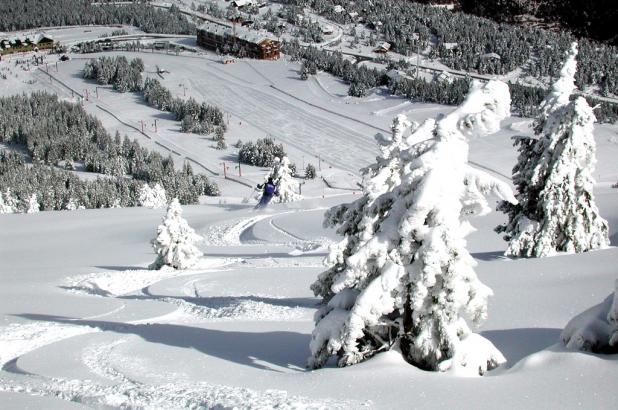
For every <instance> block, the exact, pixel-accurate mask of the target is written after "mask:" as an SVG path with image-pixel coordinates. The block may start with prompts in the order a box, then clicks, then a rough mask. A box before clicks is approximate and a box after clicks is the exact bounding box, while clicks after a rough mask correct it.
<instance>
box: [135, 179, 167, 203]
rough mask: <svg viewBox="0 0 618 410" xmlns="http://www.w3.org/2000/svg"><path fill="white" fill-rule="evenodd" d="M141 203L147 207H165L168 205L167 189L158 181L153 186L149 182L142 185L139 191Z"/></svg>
mask: <svg viewBox="0 0 618 410" xmlns="http://www.w3.org/2000/svg"><path fill="white" fill-rule="evenodd" d="M139 204H140V206H143V207H146V208H153V209H158V208H163V207H165V206H166V205H167V195H166V194H165V189H164V188H163V187H162V186H161V185H160V184H159V183H156V184H155V185H154V186H153V187H152V188H150V186H149V185H148V184H144V185H142V187H141V188H140V191H139Z"/></svg>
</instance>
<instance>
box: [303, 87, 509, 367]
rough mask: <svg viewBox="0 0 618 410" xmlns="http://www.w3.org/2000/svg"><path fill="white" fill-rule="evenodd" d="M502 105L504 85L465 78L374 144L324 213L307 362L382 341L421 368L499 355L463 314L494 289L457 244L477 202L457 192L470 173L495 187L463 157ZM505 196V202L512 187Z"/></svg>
mask: <svg viewBox="0 0 618 410" xmlns="http://www.w3.org/2000/svg"><path fill="white" fill-rule="evenodd" d="M509 107H510V98H509V93H508V87H507V86H506V84H504V83H501V82H497V81H491V82H489V83H487V84H486V85H484V86H481V85H480V84H474V85H473V88H472V91H471V92H470V94H469V96H468V98H467V99H466V101H465V102H464V103H463V105H462V106H460V107H459V108H458V109H457V110H456V111H454V112H453V113H451V114H449V115H448V116H446V117H445V118H443V119H441V120H439V121H436V120H433V119H429V120H427V121H425V122H424V123H423V124H421V125H420V126H419V125H418V124H415V123H411V122H410V121H408V120H407V118H406V117H405V116H403V115H400V116H398V117H396V118H395V120H394V122H393V126H392V135H391V136H390V137H389V138H386V137H383V136H380V137H379V138H378V142H379V143H380V145H381V146H382V149H381V151H382V152H381V155H380V156H379V157H378V158H377V162H376V164H374V165H372V166H370V167H368V168H366V169H365V170H363V174H364V179H363V186H364V194H363V196H362V197H361V198H359V199H358V200H356V201H355V202H353V203H351V204H346V205H340V206H337V207H334V208H332V209H331V210H329V211H328V212H327V213H326V216H325V222H324V224H325V225H326V226H339V228H338V230H337V232H338V233H339V234H340V235H343V236H344V239H343V240H342V241H341V242H339V243H338V244H336V245H334V246H333V247H332V248H331V252H330V254H329V256H328V257H327V260H326V263H327V264H329V265H330V266H331V268H330V269H328V270H327V271H325V272H323V273H322V274H320V276H319V277H318V280H317V281H316V282H315V283H314V284H313V285H312V287H311V288H312V290H313V291H314V293H315V294H316V295H317V296H321V297H322V298H323V303H324V305H323V307H322V308H321V309H320V310H319V311H318V313H317V314H316V327H315V329H314V331H313V335H312V341H311V344H310V348H311V353H312V356H311V357H310V359H309V366H310V367H313V368H317V367H321V366H323V365H324V363H325V362H326V361H327V360H328V358H329V357H330V356H332V355H337V356H338V357H339V360H338V364H339V365H340V366H346V365H351V364H355V363H358V362H360V361H362V360H365V359H367V358H369V357H371V356H372V355H374V354H376V353H378V352H380V351H384V350H388V349H391V348H398V349H400V351H401V353H402V355H403V357H404V358H405V360H407V361H408V362H410V363H412V364H414V365H416V366H418V367H421V368H423V369H430V370H443V371H444V370H448V369H453V370H454V371H465V372H467V373H468V374H479V373H481V374H482V373H483V372H485V371H486V370H488V369H491V368H494V367H496V366H497V365H498V364H500V363H502V362H503V361H504V357H503V356H502V355H501V354H500V352H499V351H498V350H497V349H496V348H495V347H494V346H493V345H492V344H491V343H490V342H489V341H487V340H486V339H484V338H482V337H481V336H479V335H476V334H473V333H472V332H471V330H470V329H469V327H468V324H467V323H466V319H465V318H466V317H467V318H472V320H473V322H474V323H475V324H476V323H479V322H481V321H482V320H483V319H484V318H485V317H486V314H487V298H488V297H489V296H490V295H491V294H492V292H491V289H489V288H488V287H487V286H485V285H484V284H482V283H481V282H480V280H479V279H478V278H477V277H476V274H475V272H474V266H475V262H474V259H473V258H472V257H471V256H470V254H469V253H468V251H467V250H466V248H465V239H464V238H465V235H466V234H467V233H468V232H469V231H470V228H471V227H470V225H469V223H468V222H467V221H465V220H462V217H464V216H466V215H468V212H469V210H470V209H476V208H478V206H476V207H472V208H470V207H464V206H463V204H462V199H463V198H466V197H470V195H467V194H466V192H467V191H469V189H467V188H466V184H475V183H477V182H479V183H480V186H477V187H476V188H475V190H474V191H475V192H479V193H482V192H486V191H487V190H494V191H495V192H494V193H496V194H498V195H500V194H501V191H500V190H499V189H493V187H498V186H502V185H501V184H498V183H494V181H493V179H492V178H491V177H490V176H489V175H487V174H484V173H482V172H481V171H478V170H472V169H471V168H470V167H469V165H467V157H468V144H467V137H468V136H470V135H485V134H488V133H491V132H495V131H497V130H498V129H499V122H500V120H501V119H503V118H504V117H506V116H507V115H508V114H509ZM475 175H476V177H474V176H475ZM481 176H482V177H481ZM490 182H491V183H490ZM502 198H503V199H511V200H514V198H512V194H510V193H509V192H506V194H504V195H502Z"/></svg>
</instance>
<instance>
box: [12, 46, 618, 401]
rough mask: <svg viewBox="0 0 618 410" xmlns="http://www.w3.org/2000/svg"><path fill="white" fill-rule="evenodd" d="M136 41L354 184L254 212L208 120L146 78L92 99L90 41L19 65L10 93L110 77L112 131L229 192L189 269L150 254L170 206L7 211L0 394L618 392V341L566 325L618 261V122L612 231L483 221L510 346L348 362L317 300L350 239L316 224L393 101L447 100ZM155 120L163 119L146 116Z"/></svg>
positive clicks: (199, 397)
mask: <svg viewBox="0 0 618 410" xmlns="http://www.w3.org/2000/svg"><path fill="white" fill-rule="evenodd" d="M66 35H67V36H68V35H69V34H66ZM96 56H97V55H96V54H95V55H89V56H88V57H96ZM134 56H135V57H137V56H139V57H141V58H142V59H143V60H144V62H145V65H146V71H147V72H150V74H148V75H152V76H155V77H156V76H157V74H156V72H155V70H156V66H157V65H159V66H160V67H163V68H165V69H166V70H168V71H169V74H164V77H165V78H164V79H163V80H162V82H163V84H164V85H166V86H167V87H168V88H169V89H171V90H172V92H174V93H175V95H176V96H183V95H185V93H186V96H187V97H188V96H190V95H191V96H194V97H195V98H196V99H198V101H200V100H205V101H207V102H209V103H212V104H216V105H219V106H220V107H221V108H222V109H223V110H224V111H225V112H226V114H229V117H230V130H229V131H228V134H227V137H226V138H227V141H228V144H229V145H230V146H231V144H232V143H234V142H236V140H237V139H241V140H243V141H247V140H254V139H256V138H261V137H264V136H267V135H270V136H273V137H275V138H276V139H277V141H278V142H283V143H284V144H285V147H286V150H287V151H288V153H289V155H290V159H291V160H292V161H293V162H295V163H296V164H298V165H301V164H302V163H303V162H304V163H305V164H306V163H308V162H311V163H313V164H314V165H316V167H317V166H318V161H320V163H321V168H322V171H321V175H322V176H323V177H325V178H326V179H327V180H330V181H331V182H334V185H337V186H338V187H339V188H346V189H331V188H328V187H326V186H325V185H324V184H323V183H322V181H321V180H320V179H318V180H316V181H314V182H308V183H307V184H306V186H305V188H306V189H307V196H308V197H309V198H308V199H305V200H304V201H301V202H297V203H293V204H290V205H273V206H271V207H270V208H269V209H268V210H267V211H266V212H261V213H256V212H254V211H253V209H252V208H253V205H254V203H248V204H243V203H242V202H241V201H240V198H241V197H243V196H246V195H247V194H248V190H249V189H248V188H247V187H245V186H242V185H239V184H236V183H234V182H231V181H229V180H224V179H223V178H221V175H215V173H218V174H221V172H222V165H221V163H222V162H228V163H229V165H230V170H231V171H230V172H232V173H233V172H235V169H234V161H235V158H236V150H235V148H230V149H228V150H227V151H223V152H222V151H217V150H215V149H214V148H213V145H214V143H213V142H212V141H211V140H210V139H208V137H204V136H199V135H193V134H188V135H187V134H181V133H179V132H178V129H179V124H178V123H177V122H176V121H173V119H172V118H171V117H170V115H169V114H168V113H163V112H160V111H157V110H155V109H153V108H151V107H148V106H146V105H145V104H144V103H143V102H142V100H141V97H139V96H138V95H136V94H131V93H126V94H119V93H116V92H114V91H113V90H111V89H110V88H109V87H99V89H98V93H99V97H98V99H97V98H96V89H95V84H94V83H91V82H88V81H85V80H83V79H82V78H81V68H82V67H83V64H84V62H85V60H83V59H78V58H74V59H72V60H71V61H69V62H65V63H60V64H59V65H58V67H59V68H58V71H56V68H55V61H52V60H51V59H50V61H49V63H50V65H49V74H51V75H52V76H53V78H52V79H51V80H50V78H49V76H48V75H47V74H45V73H44V72H42V71H41V70H38V69H36V68H32V69H31V70H30V71H25V70H21V69H20V70H19V71H17V69H15V73H16V75H17V76H16V77H12V78H15V81H12V80H4V81H2V80H0V91H1V92H2V94H4V95H6V94H10V93H16V92H22V91H29V90H34V89H47V90H49V91H52V92H56V93H58V94H59V95H61V96H62V97H63V98H67V99H71V98H73V99H74V100H76V101H77V99H76V93H83V94H85V90H88V91H89V95H90V96H91V97H92V96H95V97H94V98H91V99H90V100H89V101H87V102H85V108H86V109H87V110H88V111H89V112H91V113H93V114H95V115H97V116H98V117H99V118H100V119H101V121H102V122H103V123H104V125H105V126H106V128H108V129H109V130H110V131H111V132H115V130H119V131H120V132H121V133H127V134H128V135H130V136H131V137H132V138H138V139H139V140H140V142H141V143H143V144H144V145H145V146H147V147H149V148H153V149H157V150H160V151H161V152H170V151H171V152H175V154H173V155H174V158H175V159H178V160H182V159H184V158H193V159H195V160H197V161H199V162H200V163H202V164H204V166H205V167H206V168H208V169H210V170H211V171H212V172H209V171H206V170H204V169H202V170H201V171H203V172H205V173H206V174H207V175H209V176H211V177H213V178H215V180H216V181H217V182H218V183H219V184H220V185H221V187H222V190H223V196H222V197H221V198H209V199H208V200H207V201H205V203H204V204H203V205H195V206H187V207H184V209H185V214H184V216H185V217H186V219H187V220H188V221H189V224H190V225H191V226H192V227H193V228H194V229H195V230H196V231H197V232H198V233H199V234H200V235H202V236H204V238H205V239H204V241H203V242H202V243H200V249H201V250H202V251H203V252H204V254H205V256H204V257H203V260H202V261H201V262H200V264H199V267H198V268H196V269H192V270H185V271H173V270H162V271H156V272H153V271H148V270H146V269H147V266H148V265H149V264H150V263H151V262H152V261H153V260H154V258H155V255H154V253H153V251H152V247H151V245H150V243H149V241H150V240H151V239H152V238H154V236H155V233H156V232H155V231H156V227H157V225H158V223H159V222H160V220H161V217H162V216H163V215H164V211H163V210H151V209H145V208H132V209H104V210H79V211H72V212H42V213H38V214H27V215H26V214H19V215H0V261H2V263H1V264H0V317H1V321H0V366H1V369H2V370H1V372H0V407H1V408H3V409H13V408H15V409H20V408H25V407H29V408H50V409H61V408H67V409H72V408H81V407H84V406H85V407H93V408H153V409H163V408H174V409H177V408H324V409H331V408H345V409H359V408H376V409H393V408H444V409H453V408H457V409H460V408H470V409H482V408H488V409H489V408H517V409H530V408H538V409H565V408H569V409H570V408H586V409H592V408H595V409H611V408H618V395H617V394H616V391H617V388H618V382H617V380H618V378H617V376H618V357H616V356H615V355H614V356H599V355H592V354H586V353H580V352H574V351H569V350H567V349H566V348H564V347H563V345H562V344H561V342H560V340H559V336H560V332H561V330H562V329H563V328H564V326H565V324H566V323H567V322H568V321H569V320H570V319H571V318H572V317H573V316H574V315H576V314H578V313H580V312H582V311H583V310H585V309H587V308H589V307H591V306H593V305H595V304H597V303H599V302H601V301H602V300H603V299H604V298H605V297H606V296H607V295H608V294H609V293H610V291H611V290H612V289H613V283H614V280H615V279H616V278H617V277H618V268H617V266H618V263H617V262H618V249H617V248H616V247H615V246H617V245H618V189H613V188H611V184H612V183H615V182H617V181H618V161H616V160H615V159H616V158H618V128H617V127H616V126H608V125H600V126H597V127H596V129H595V137H596V142H597V157H598V165H597V170H596V172H595V177H596V178H597V182H598V184H597V187H596V195H597V204H598V206H599V208H600V212H601V215H602V216H603V217H604V218H606V219H607V220H608V222H609V226H610V239H611V241H612V245H613V246H614V247H611V248H609V249H605V250H601V251H596V252H590V253H585V254H581V255H561V256H555V257H551V258H543V259H508V258H505V257H503V256H502V254H503V252H504V250H505V248H506V243H505V242H503V241H502V240H501V239H500V237H499V236H498V235H497V234H495V233H494V232H493V228H494V227H495V226H496V225H497V224H499V223H501V222H503V219H504V216H503V215H502V214H497V213H492V214H489V215H487V216H484V217H481V218H478V219H475V220H474V221H473V224H474V226H475V227H476V228H477V232H475V233H473V234H472V235H471V236H470V237H469V238H468V250H469V251H470V252H471V254H472V255H473V256H474V258H475V259H476V260H477V261H478V263H479V265H478V267H477V273H478V275H479V277H480V279H481V280H482V281H483V282H484V283H485V284H487V285H488V286H490V287H491V288H492V289H493V291H494V294H495V295H494V297H493V298H492V299H491V300H490V306H489V318H488V320H487V321H486V322H485V324H484V325H483V326H482V328H481V329H479V332H480V333H481V334H482V335H483V336H484V337H486V338H487V339H489V340H490V341H491V342H493V343H494V344H495V345H496V347H498V348H499V349H500V350H501V351H502V353H503V354H504V355H505V357H506V358H507V360H508V362H507V363H506V364H505V365H503V366H502V367H501V368H499V369H497V370H495V371H492V372H490V373H488V374H487V375H486V376H485V377H478V378H460V377H459V378H458V377H454V376H451V375H447V374H440V373H433V372H425V371H422V370H419V369H417V368H415V367H412V366H410V365H408V364H407V363H405V362H404V361H403V360H402V359H401V355H400V354H398V353H382V354H379V355H377V356H376V357H374V358H373V359H371V360H369V361H367V362H365V363H362V364H359V365H355V366H352V367H348V368H343V369H340V368H337V367H335V365H334V363H329V365H328V366H326V367H325V368H324V369H321V370H315V371H309V370H307V369H306V367H305V366H306V361H307V358H308V356H309V341H310V339H311V331H312V330H313V327H314V323H313V314H314V312H315V311H316V303H317V302H318V299H317V298H315V297H314V296H313V294H312V292H311V291H310V289H309V285H310V284H311V283H312V282H313V281H314V280H315V278H316V277H317V275H318V274H319V273H320V272H321V271H323V270H324V267H323V266H322V259H323V258H324V256H325V255H326V253H327V251H328V245H329V244H330V243H332V242H333V241H335V240H337V236H336V235H335V233H334V232H333V231H332V230H328V229H324V228H322V227H321V223H322V218H323V214H324V211H325V209H327V208H329V207H330V206H333V205H335V204H339V203H342V202H349V201H351V200H353V199H355V198H356V197H357V195H354V193H353V191H352V190H353V189H354V187H355V181H357V180H358V174H359V173H358V169H359V168H361V167H363V166H366V165H368V164H369V163H371V162H372V160H373V158H375V156H376V154H377V153H378V149H377V147H376V145H375V142H374V140H373V135H374V134H375V133H377V132H383V133H387V132H388V127H389V124H390V122H391V120H392V118H393V116H395V115H397V114H400V113H405V114H406V115H408V116H409V117H410V118H411V119H413V120H417V121H418V120H423V119H424V118H427V117H434V116H436V115H437V114H438V113H448V112H449V111H451V110H452V107H443V106H436V105H428V104H413V103H410V102H408V101H405V100H403V99H400V98H393V97H390V96H388V95H386V94H384V93H383V92H381V91H377V92H375V93H373V94H372V95H370V96H368V97H366V98H364V99H353V98H350V97H347V96H346V88H345V87H344V85H343V84H341V82H340V81H339V80H337V79H334V78H332V77H330V76H328V75H324V74H320V75H318V76H317V77H316V78H312V79H310V80H309V81H307V82H303V81H301V80H299V79H298V77H299V76H298V68H299V67H298V64H295V63H290V62H288V61H286V60H285V59H284V60H281V61H279V62H274V63H273V62H257V61H239V62H237V63H236V64H232V65H223V64H221V63H220V62H219V60H218V59H217V57H216V56H215V55H214V54H204V55H200V56H173V55H164V54H156V53H155V54H151V53H139V54H138V53H131V54H128V55H127V57H128V58H130V57H134ZM0 64H2V65H10V64H12V63H11V62H6V61H3V62H2V63H0ZM2 65H0V67H2ZM52 66H53V68H52ZM11 67H13V66H12V65H11ZM71 89H72V90H73V92H71ZM155 119H157V125H158V126H157V130H156V132H155V130H154V127H153V124H154V120H155ZM141 121H144V122H145V124H146V127H147V129H146V134H147V135H148V137H147V136H144V135H143V134H141V133H139V132H137V131H136V129H135V127H141ZM529 124H530V121H529V120H527V119H521V118H509V119H507V120H506V121H504V122H503V124H502V130H501V131H500V132H499V133H498V134H495V135H492V136H490V137H488V138H485V139H478V140H473V141H472V142H471V152H470V159H471V161H473V163H474V164H476V165H478V166H480V167H483V168H486V169H489V170H491V171H492V172H493V173H494V174H495V175H498V176H500V175H502V176H505V177H508V176H510V172H511V168H512V166H513V165H514V163H515V159H516V152H515V151H514V149H513V148H512V147H511V140H510V138H509V137H510V136H512V135H515V134H521V133H529V132H530V131H529ZM148 127H151V128H148ZM317 157H319V159H318V158H317ZM178 162H180V163H181V161H178ZM196 170H199V169H196ZM265 172H266V171H265V170H263V169H259V168H254V167H246V170H245V169H243V177H244V178H246V179H248V180H249V181H253V182H256V181H261V180H262V179H263V177H264V175H265ZM318 174H320V172H319V173H318ZM305 188H304V189H305Z"/></svg>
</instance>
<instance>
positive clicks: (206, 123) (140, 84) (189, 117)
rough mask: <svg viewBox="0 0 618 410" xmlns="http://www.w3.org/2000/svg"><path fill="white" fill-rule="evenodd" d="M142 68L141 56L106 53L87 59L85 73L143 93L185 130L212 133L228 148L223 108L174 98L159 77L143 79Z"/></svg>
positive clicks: (148, 100)
mask: <svg viewBox="0 0 618 410" xmlns="http://www.w3.org/2000/svg"><path fill="white" fill-rule="evenodd" d="M143 71H144V62H143V61H142V59H141V58H134V59H132V60H131V61H128V60H127V58H126V57H124V56H115V57H105V56H103V57H99V58H98V59H91V60H89V61H87V62H86V64H85V65H84V71H83V76H84V78H88V79H95V80H96V81H97V82H98V83H99V84H102V85H108V84H112V85H113V87H114V89H115V90H117V91H119V92H126V91H133V92H140V91H141V92H143V96H144V100H145V101H146V103H147V104H148V105H150V106H153V107H155V108H157V109H159V110H163V111H169V112H171V113H172V114H174V116H175V118H176V120H177V121H180V124H181V130H182V132H194V133H196V134H213V135H214V139H215V140H216V141H217V142H218V144H217V148H220V149H224V148H226V145H225V132H226V131H227V125H226V124H225V121H224V118H223V111H221V109H220V108H219V107H217V106H214V105H209V104H206V103H205V102H202V103H201V104H199V103H198V102H197V101H196V100H195V99H194V98H192V97H191V98H189V99H188V100H183V99H182V98H174V97H172V93H171V91H170V90H168V89H167V88H165V87H164V86H163V85H162V84H161V82H159V80H157V79H154V78H150V77H148V78H146V80H144V81H142V72H143Z"/></svg>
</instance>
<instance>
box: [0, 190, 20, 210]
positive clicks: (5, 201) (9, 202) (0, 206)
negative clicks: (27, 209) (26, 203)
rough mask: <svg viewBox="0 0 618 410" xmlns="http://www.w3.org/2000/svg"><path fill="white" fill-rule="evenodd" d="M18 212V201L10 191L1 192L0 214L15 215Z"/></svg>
mask: <svg viewBox="0 0 618 410" xmlns="http://www.w3.org/2000/svg"><path fill="white" fill-rule="evenodd" d="M16 212H18V209H17V200H16V199H15V198H14V197H13V194H12V193H11V190H10V189H7V190H5V191H4V194H3V193H2V192H0V214H13V213H16Z"/></svg>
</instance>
